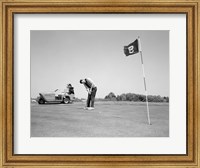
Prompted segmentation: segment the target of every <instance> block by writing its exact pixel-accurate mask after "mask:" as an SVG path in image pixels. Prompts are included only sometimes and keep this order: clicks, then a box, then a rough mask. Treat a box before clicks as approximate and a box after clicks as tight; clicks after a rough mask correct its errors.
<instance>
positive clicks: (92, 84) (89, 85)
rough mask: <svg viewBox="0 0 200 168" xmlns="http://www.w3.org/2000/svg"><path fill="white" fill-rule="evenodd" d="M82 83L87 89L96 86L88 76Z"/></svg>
mask: <svg viewBox="0 0 200 168" xmlns="http://www.w3.org/2000/svg"><path fill="white" fill-rule="evenodd" d="M84 85H85V87H87V88H89V89H91V88H95V87H96V85H95V84H94V82H93V81H92V80H91V79H90V78H86V79H85V83H84Z"/></svg>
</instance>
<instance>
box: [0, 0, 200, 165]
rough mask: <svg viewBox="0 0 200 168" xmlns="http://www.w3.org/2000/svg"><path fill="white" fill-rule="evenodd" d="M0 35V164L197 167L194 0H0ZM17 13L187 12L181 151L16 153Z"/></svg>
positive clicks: (199, 119)
mask: <svg viewBox="0 0 200 168" xmlns="http://www.w3.org/2000/svg"><path fill="white" fill-rule="evenodd" d="M0 8H1V20H0V22H1V27H0V32H1V40H0V44H1V45H0V51H1V54H0V63H1V65H0V77H1V78H0V86H1V87H0V93H1V95H0V107H1V110H0V123H1V124H0V130H1V131H0V146H1V150H0V156H1V158H0V165H1V167H42V166H44V167H112V166H113V167H116V166H117V167H134V166H135V167H200V133H199V129H200V114H199V92H200V89H199V78H200V73H199V72H200V71H199V67H200V61H199V60H200V58H199V52H200V26H199V19H200V10H199V8H200V1H199V0H189V1H188V0H167V1H166V0H125V1H123V0H118V1H114V0H108V1H104V0H86V1H78V0H70V1H65V0H42V1H40V0H32V1H28V0H2V1H1V2H0ZM17 13H23V14H28V13H38V14H41V13H45V14H49V13H108V14H109V13H145V14H151V13H154V14H161V13H162V14H179V13H184V14H186V16H187V26H186V27H187V35H186V37H187V134H186V135H187V154H185V155H178V154H177V155H170V154H168V155H53V154H52V155H30V154H27V155H25V154H24V155H21V154H19V155H17V154H14V152H13V142H14V138H13V137H14V131H13V130H14V128H13V117H14V116H13V103H14V102H13V101H14V100H13V61H14V59H13V50H14V49H13V48H14V46H13V16H14V14H17Z"/></svg>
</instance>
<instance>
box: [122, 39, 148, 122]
mask: <svg viewBox="0 0 200 168" xmlns="http://www.w3.org/2000/svg"><path fill="white" fill-rule="evenodd" d="M139 52H140V56H141V64H142V71H143V79H144V89H145V93H146V104H147V119H148V123H149V125H151V121H150V115H149V104H148V95H147V87H146V79H145V73H144V64H143V57H142V50H141V43H140V37H138V38H137V39H136V40H135V41H134V42H132V43H131V44H129V45H128V46H124V54H125V55H126V56H129V55H133V54H136V53H139Z"/></svg>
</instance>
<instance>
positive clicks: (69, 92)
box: [64, 83, 74, 103]
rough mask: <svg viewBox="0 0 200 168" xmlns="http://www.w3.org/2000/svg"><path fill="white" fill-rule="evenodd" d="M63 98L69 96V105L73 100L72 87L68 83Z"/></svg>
mask: <svg viewBox="0 0 200 168" xmlns="http://www.w3.org/2000/svg"><path fill="white" fill-rule="evenodd" d="M64 93H65V96H67V97H68V96H69V98H70V100H69V103H72V102H73V100H74V87H72V85H71V84H70V83H69V84H67V88H66V89H65V90H64Z"/></svg>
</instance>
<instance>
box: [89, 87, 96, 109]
mask: <svg viewBox="0 0 200 168" xmlns="http://www.w3.org/2000/svg"><path fill="white" fill-rule="evenodd" d="M96 92H97V87H94V88H92V92H91V94H88V98H87V107H94V100H95V96H96Z"/></svg>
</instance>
